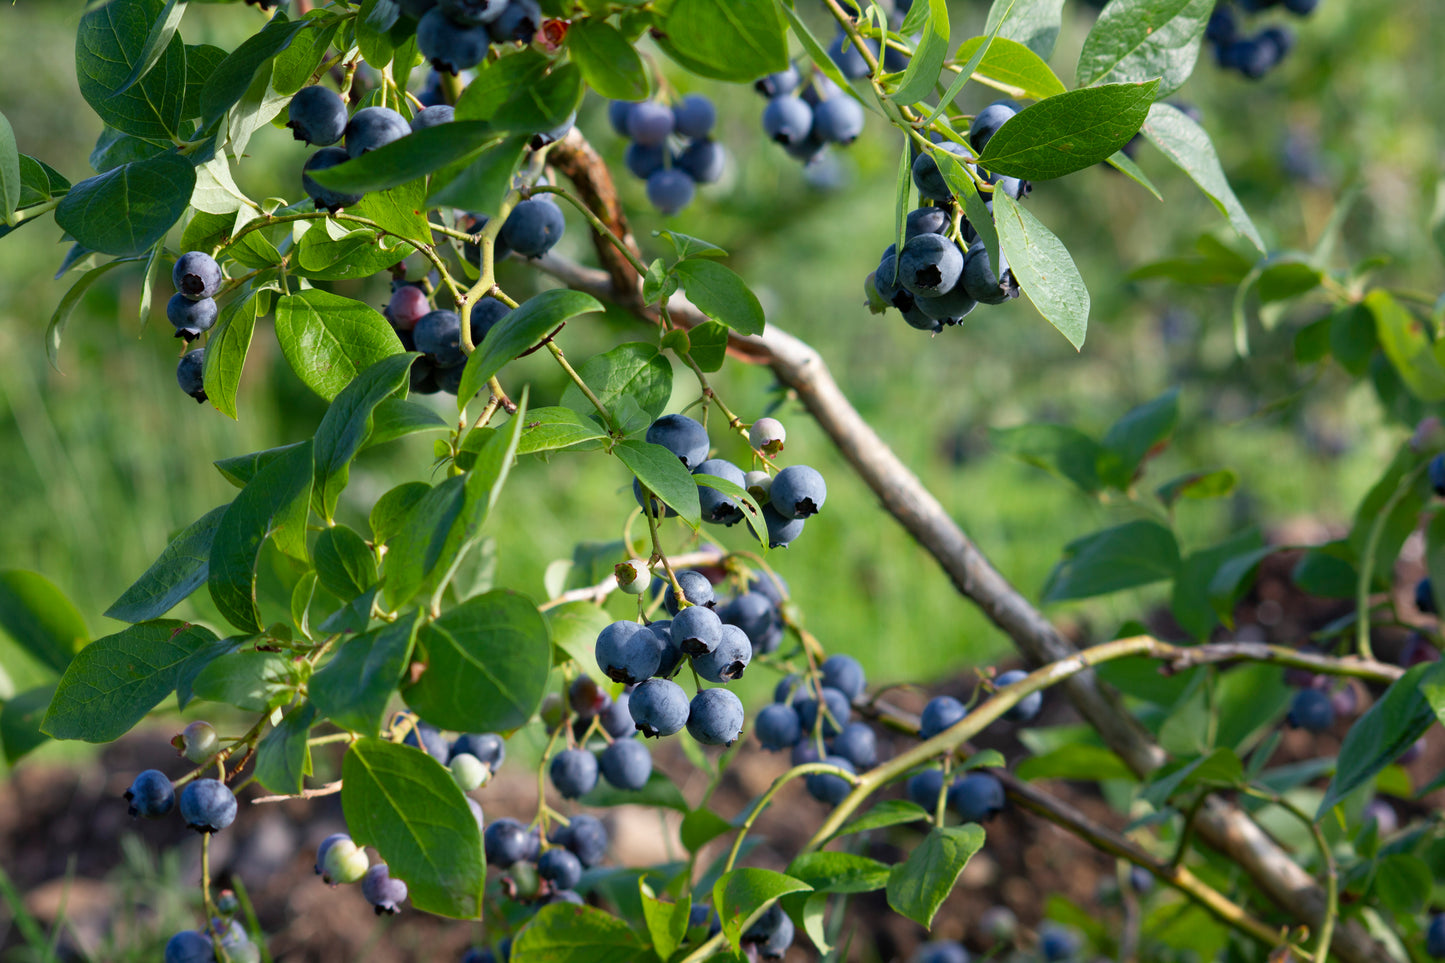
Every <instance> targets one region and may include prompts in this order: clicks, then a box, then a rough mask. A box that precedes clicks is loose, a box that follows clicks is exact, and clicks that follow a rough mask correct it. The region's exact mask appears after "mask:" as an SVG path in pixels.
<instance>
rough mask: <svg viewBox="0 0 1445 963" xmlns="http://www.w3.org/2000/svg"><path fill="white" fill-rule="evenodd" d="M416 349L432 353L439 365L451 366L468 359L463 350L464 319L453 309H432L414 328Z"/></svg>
mask: <svg viewBox="0 0 1445 963" xmlns="http://www.w3.org/2000/svg"><path fill="white" fill-rule="evenodd" d="M411 336H412V340H413V341H414V342H415V344H416V349H417V350H418V351H420V352H422V353H423V354H428V355H431V357H432V359H433V360H435V362H436V363H437V365H438V366H440V367H443V368H450V367H452V366H453V365H459V364H462V363H463V362H465V361H466V360H467V355H466V352H464V351H463V350H462V319H461V318H459V317H457V315H456V314H455V313H454V312H452V311H431V312H429V313H427V314H424V315H422V317H421V319H420V320H418V321H417V323H416V327H414V328H412V332H411Z"/></svg>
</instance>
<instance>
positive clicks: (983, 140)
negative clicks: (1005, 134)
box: [968, 104, 1018, 154]
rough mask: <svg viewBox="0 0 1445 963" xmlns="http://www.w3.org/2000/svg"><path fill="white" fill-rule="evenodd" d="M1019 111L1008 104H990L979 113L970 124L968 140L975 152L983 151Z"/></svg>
mask: <svg viewBox="0 0 1445 963" xmlns="http://www.w3.org/2000/svg"><path fill="white" fill-rule="evenodd" d="M1017 113H1018V111H1017V110H1015V109H1014V108H1012V107H1010V106H1009V105H1008V104H989V105H988V106H987V107H985V108H984V109H983V110H980V111H979V112H978V115H977V116H975V117H974V118H973V123H972V124H969V125H968V142H969V144H970V145H971V146H972V147H973V152H974V153H975V154H981V153H983V149H984V147H985V146H986V145H987V144H988V142H989V141H990V140H991V139H992V138H993V135H994V134H997V133H998V129H999V128H1000V127H1002V126H1003V125H1004V124H1005V123H1006V122H1007V121H1008V120H1009V119H1010V118H1012V117H1013V116H1014V115H1015V114H1017Z"/></svg>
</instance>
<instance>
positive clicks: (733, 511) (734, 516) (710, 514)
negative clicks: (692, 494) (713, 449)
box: [693, 458, 747, 525]
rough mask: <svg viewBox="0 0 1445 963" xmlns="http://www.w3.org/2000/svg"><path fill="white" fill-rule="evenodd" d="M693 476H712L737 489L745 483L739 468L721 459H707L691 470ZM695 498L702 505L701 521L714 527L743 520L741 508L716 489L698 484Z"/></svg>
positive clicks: (734, 523)
mask: <svg viewBox="0 0 1445 963" xmlns="http://www.w3.org/2000/svg"><path fill="white" fill-rule="evenodd" d="M693 474H695V475H712V476H714V477H716V478H721V479H722V480H723V481H730V482H732V483H733V484H734V485H736V486H738V487H739V488H742V487H743V485H744V484H745V482H746V481H747V479H746V478H745V477H744V476H743V470H742V469H741V468H739V467H738V466H737V465H734V464H733V463H732V462H730V461H727V460H726V459H723V458H709V459H707V460H706V461H704V462H703V463H702V464H700V465H698V466H697V467H696V468H694V469H693ZM697 497H698V501H699V502H700V503H701V505H702V520H703V521H705V522H712V523H713V524H714V525H736V524H737V523H738V522H740V521H742V520H743V509H742V506H741V505H739V504H738V503H737V502H735V501H733V500H732V499H731V498H729V497H728V496H726V495H724V494H723V493H722V492H719V491H718V490H717V489H716V488H709V487H707V486H706V485H704V484H702V483H699V484H698V487H697Z"/></svg>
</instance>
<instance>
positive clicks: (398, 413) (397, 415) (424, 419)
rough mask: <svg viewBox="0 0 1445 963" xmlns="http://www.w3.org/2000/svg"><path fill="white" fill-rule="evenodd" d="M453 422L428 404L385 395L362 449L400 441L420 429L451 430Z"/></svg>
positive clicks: (377, 408)
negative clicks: (399, 439)
mask: <svg viewBox="0 0 1445 963" xmlns="http://www.w3.org/2000/svg"><path fill="white" fill-rule="evenodd" d="M451 428H452V426H451V424H450V423H449V422H448V421H447V420H446V419H445V418H443V417H442V416H441V415H439V414H437V413H436V412H435V411H433V410H432V409H430V408H428V407H427V406H426V405H420V404H417V403H416V402H414V401H402V400H401V399H400V398H385V399H383V400H382V402H381V404H379V405H377V406H376V410H375V411H373V412H372V413H371V434H369V435H367V436H366V441H364V442H363V443H362V445H361V447H362V449H363V450H365V449H367V448H375V447H376V446H377V445H383V444H386V443H387V442H388V441H396V440H397V439H398V438H405V437H406V436H407V435H414V434H416V433H417V432H419V431H450V430H451Z"/></svg>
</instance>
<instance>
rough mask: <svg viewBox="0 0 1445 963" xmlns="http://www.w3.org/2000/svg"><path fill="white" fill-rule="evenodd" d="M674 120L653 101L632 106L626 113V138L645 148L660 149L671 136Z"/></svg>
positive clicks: (669, 113)
mask: <svg viewBox="0 0 1445 963" xmlns="http://www.w3.org/2000/svg"><path fill="white" fill-rule="evenodd" d="M675 124H676V118H674V116H673V113H672V111H671V110H669V109H668V108H667V107H665V106H663V105H662V104H659V103H658V102H657V101H655V100H644V101H642V102H641V103H637V104H633V105H632V109H631V110H630V111H628V113H627V136H628V137H630V138H632V140H633V141H634V142H636V143H638V144H642V145H644V146H646V147H660V146H662V145H663V144H665V143H666V142H667V138H668V136H669V135H671V134H672V131H673V127H674V125H675Z"/></svg>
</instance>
